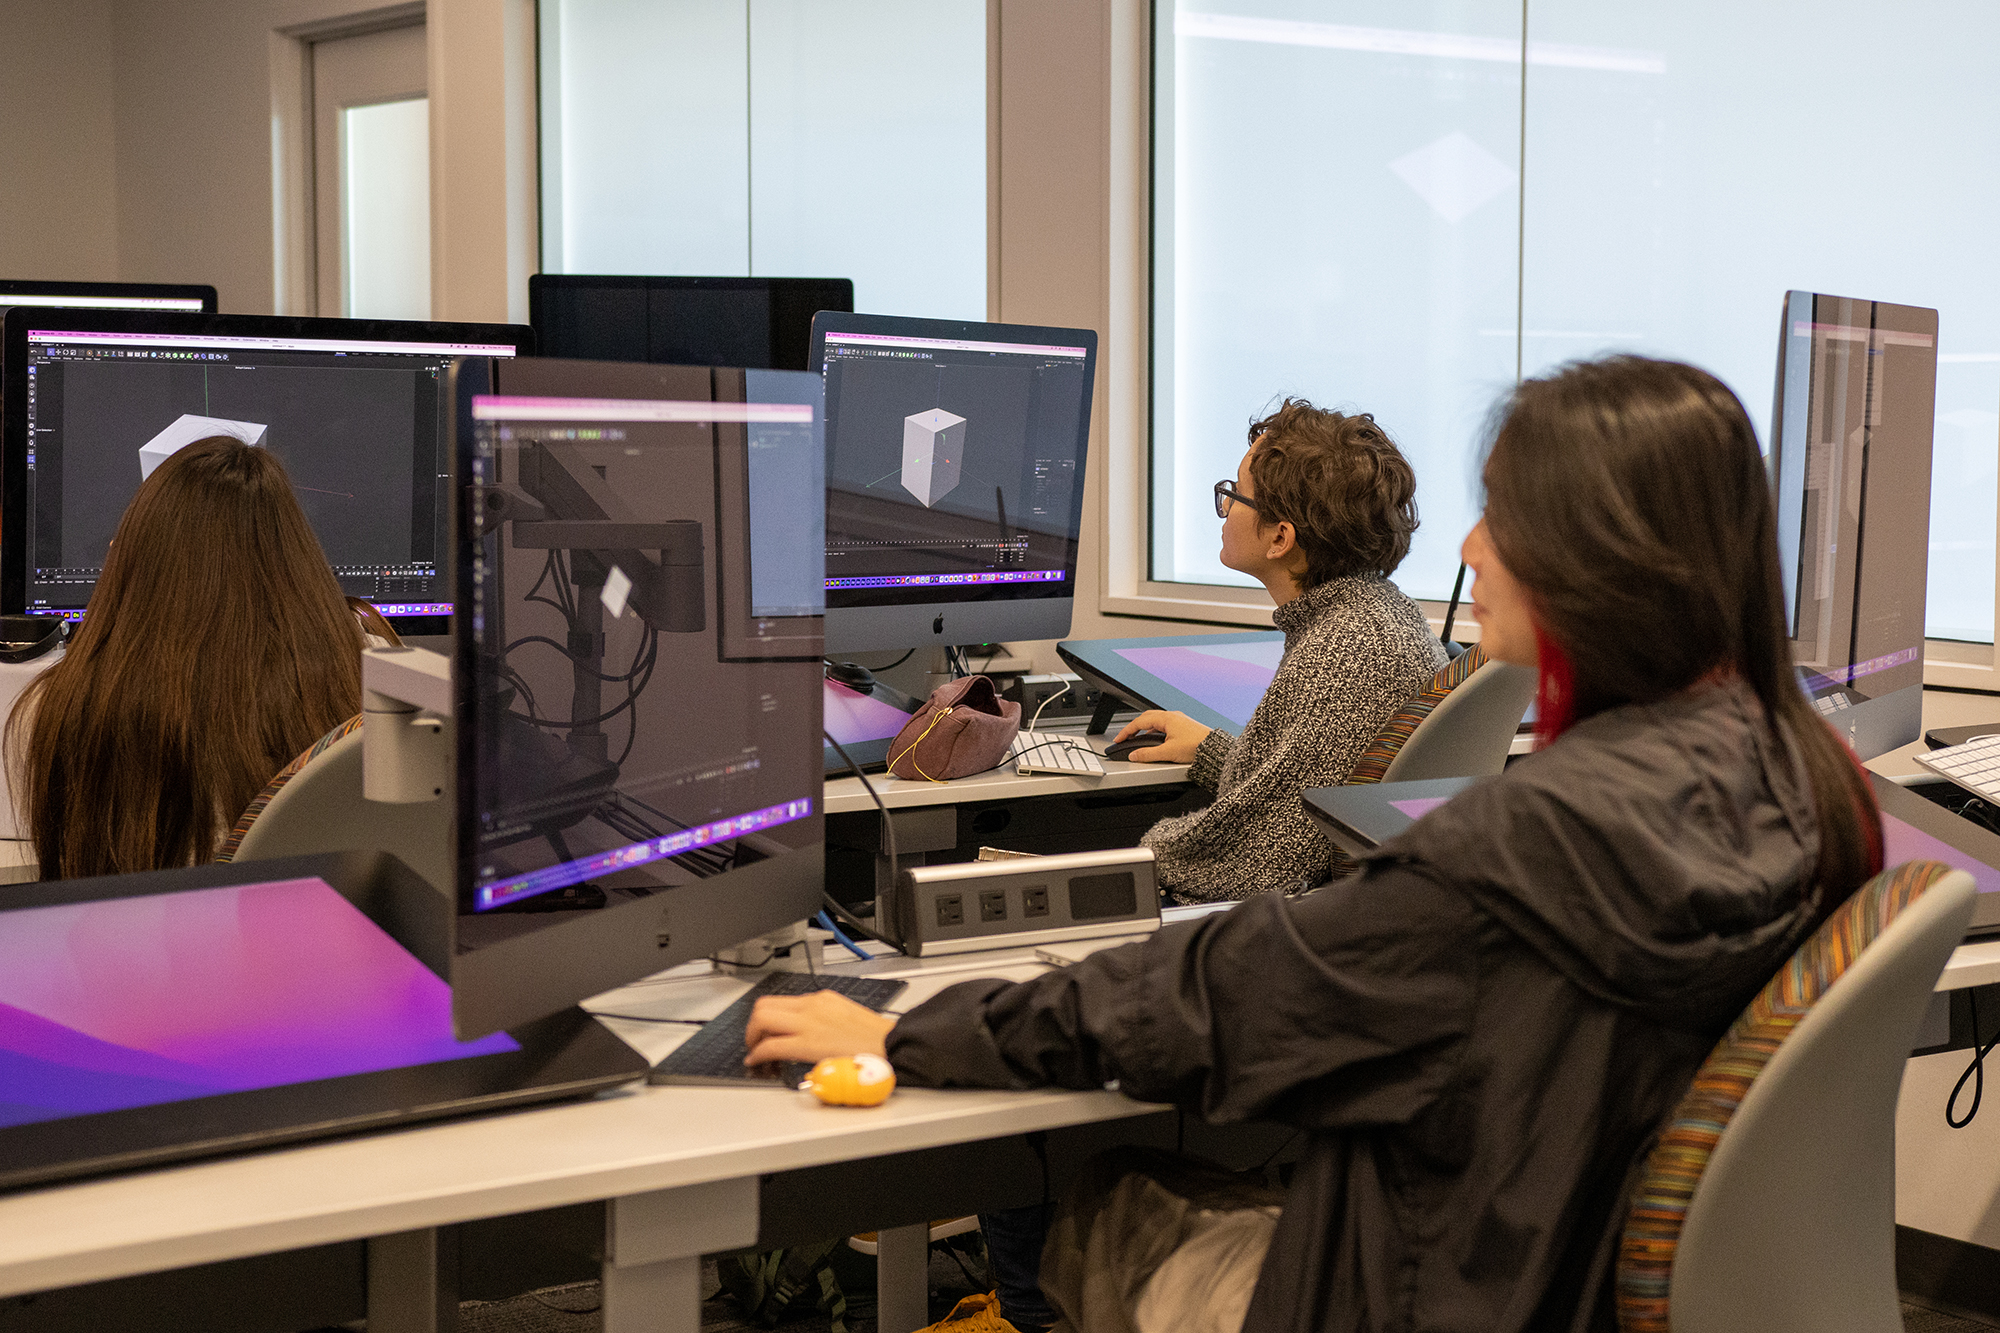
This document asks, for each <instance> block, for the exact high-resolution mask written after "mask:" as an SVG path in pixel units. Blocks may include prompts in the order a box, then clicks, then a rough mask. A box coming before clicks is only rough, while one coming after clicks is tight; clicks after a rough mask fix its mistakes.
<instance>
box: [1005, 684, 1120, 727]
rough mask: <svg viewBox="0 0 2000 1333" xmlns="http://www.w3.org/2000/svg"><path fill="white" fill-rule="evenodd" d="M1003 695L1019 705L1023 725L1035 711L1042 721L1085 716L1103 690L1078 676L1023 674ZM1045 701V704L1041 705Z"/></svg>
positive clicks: (1091, 711) (1101, 695) (1096, 703)
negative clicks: (1039, 714) (1016, 684)
mask: <svg viewBox="0 0 2000 1333" xmlns="http://www.w3.org/2000/svg"><path fill="white" fill-rule="evenodd" d="M1064 691H1068V693H1067V694H1065V693H1064ZM1057 696H1061V697H1057ZM1003 697H1005V698H1008V699H1012V700H1013V701H1014V702H1015V703H1017V704H1019V705H1021V725H1022V726H1024V727H1025V726H1027V725H1028V720H1029V719H1030V718H1032V717H1034V716H1035V715H1036V713H1037V711H1039V712H1040V713H1041V718H1042V721H1044V722H1047V721H1049V720H1050V719H1051V718H1076V717H1085V718H1087V717H1089V716H1090V715H1091V714H1092V713H1094V712H1096V711H1097V705H1098V704H1099V703H1100V702H1101V701H1102V700H1103V698H1104V691H1103V690H1100V689H1099V688H1097V686H1095V685H1089V684H1085V683H1084V681H1083V680H1082V679H1081V678H1080V677H1077V676H1072V675H1067V674H1054V673H1051V674H1049V675H1042V676H1023V677H1021V683H1020V686H1019V687H1018V688H1014V687H1010V688H1009V689H1008V690H1007V692H1006V694H1005V695H1004V696H1003ZM1051 700H1053V702H1051ZM1045 704H1046V705H1047V707H1043V705H1045Z"/></svg>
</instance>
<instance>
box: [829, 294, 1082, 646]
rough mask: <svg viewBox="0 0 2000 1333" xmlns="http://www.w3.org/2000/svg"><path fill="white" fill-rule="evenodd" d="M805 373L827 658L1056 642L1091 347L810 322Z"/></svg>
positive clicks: (1066, 618)
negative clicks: (821, 437) (822, 427)
mask: <svg viewBox="0 0 2000 1333" xmlns="http://www.w3.org/2000/svg"><path fill="white" fill-rule="evenodd" d="M812 364H813V366H814V368H815V369H818V370H820V371H822V372H823V373H824V375H825V378H826V452H827V461H826V481H827V489H826V639H827V650H828V651H829V652H836V653H850V652H876V651H898V650H901V649H905V648H914V647H938V648H946V647H951V646H955V645H960V644H967V643H988V642H995V641H1000V640H1009V639H1060V638H1063V637H1065V636H1066V635H1067V634H1068V633H1069V623H1070V609H1071V606H1072V604H1073V602H1074V599H1075V596H1076V554H1077V534H1078V530H1079V525H1080V524H1081V522H1082V517H1083V468H1084V453H1085V449H1086V446H1087V443H1088V440H1089V436H1090V395H1091V386H1092V383H1093V379H1094V376H1095V373H1096V367H1097V335H1096V334H1095V333H1093V332H1092V331H1090V330H1088V329H1058V328H1039V327H1033V326H1029V325H1022V324H972V323H966V322H963V321H960V320H938V319H905V318H900V317H896V316H889V315H841V314H822V315H820V316H819V317H818V318H816V319H815V320H814V321H813V341H812Z"/></svg>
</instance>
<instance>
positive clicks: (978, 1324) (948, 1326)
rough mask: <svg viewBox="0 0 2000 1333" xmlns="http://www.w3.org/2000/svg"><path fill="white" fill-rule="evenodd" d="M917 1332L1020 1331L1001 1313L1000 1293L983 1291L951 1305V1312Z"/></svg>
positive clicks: (979, 1332)
mask: <svg viewBox="0 0 2000 1333" xmlns="http://www.w3.org/2000/svg"><path fill="white" fill-rule="evenodd" d="M917 1333H1020V1330H1018V1329H1016V1328H1015V1327H1014V1326H1013V1325H1012V1324H1010V1323H1008V1322H1007V1321H1006V1320H1005V1319H1003V1318H1002V1317H1001V1315H1000V1293H999V1292H997V1291H988V1292H982V1293H980V1294H979V1295H977V1296H967V1297H966V1298H965V1299H964V1300H962V1301H960V1302H959V1303H958V1304H957V1305H954V1306H952V1307H951V1313H950V1314H948V1315H946V1316H945V1317H944V1318H942V1319H940V1320H938V1321H937V1322H936V1323H935V1324H932V1325H931V1326H930V1327H929V1328H921V1329H918V1330H917Z"/></svg>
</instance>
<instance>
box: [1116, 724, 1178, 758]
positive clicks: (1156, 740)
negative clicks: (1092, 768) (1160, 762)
mask: <svg viewBox="0 0 2000 1333" xmlns="http://www.w3.org/2000/svg"><path fill="white" fill-rule="evenodd" d="M1166 741H1167V733H1166V732H1164V731H1135V732H1133V733H1132V734H1131V735H1130V736H1127V737H1126V738H1125V739H1124V740H1122V741H1113V742H1112V743H1111V744H1110V745H1107V746H1105V747H1104V757H1105V758H1106V759H1130V758H1131V757H1132V751H1134V750H1144V749H1149V748H1150V747H1152V746H1155V745H1164V744H1166Z"/></svg>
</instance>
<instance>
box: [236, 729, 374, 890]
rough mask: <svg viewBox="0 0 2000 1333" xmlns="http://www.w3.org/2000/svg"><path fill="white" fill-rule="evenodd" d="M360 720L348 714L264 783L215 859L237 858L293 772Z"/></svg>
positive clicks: (318, 754) (346, 732)
mask: <svg viewBox="0 0 2000 1333" xmlns="http://www.w3.org/2000/svg"><path fill="white" fill-rule="evenodd" d="M361 721H362V715H361V714H360V713H356V714H355V715H354V716H353V717H350V718H348V719H347V721H345V722H343V723H341V724H340V725H339V726H337V727H335V728H334V729H333V730H332V731H329V732H327V733H326V735H324V736H322V737H320V738H319V739H318V740H316V741H314V742H313V743H312V746H311V748H309V749H307V750H306V752H305V753H304V754H302V755H300V756H299V757H298V758H296V759H294V760H292V762H291V763H289V764H286V765H285V766H284V767H283V768H281V769H279V770H278V773H277V776H276V777H274V778H272V779H271V780H270V781H269V782H267V783H265V784H264V790H262V791H260V792H258V793H257V795H256V797H255V798H254V799H252V800H251V802H250V804H249V805H247V806H245V807H244V810H243V814H242V816H241V817H240V818H239V819H237V821H236V826H235V827H234V828H232V829H230V830H229V836H228V837H227V838H224V839H223V840H222V849H221V850H220V851H218V852H217V853H216V854H215V859H216V860H218V861H233V860H235V859H236V849H237V848H239V847H241V846H242V845H243V838H244V836H245V835H246V834H248V833H249V832H250V826H251V825H252V824H254V823H256V822H257V816H259V815H261V814H263V813H264V807H265V806H267V805H269V804H270V803H271V798H272V797H274V796H276V795H277V794H278V793H279V792H280V791H281V790H283V788H284V785H285V784H286V783H287V782H290V781H291V780H292V775H293V774H295V773H297V772H298V771H299V770H300V769H302V768H304V767H305V766H306V765H307V764H310V763H311V762H312V761H313V760H315V759H317V758H318V757H319V756H320V754H321V752H323V751H324V750H325V749H326V747H327V746H329V745H331V744H333V743H334V742H335V741H337V740H339V739H340V738H341V737H342V736H345V735H348V734H349V733H351V732H355V731H359V730H360V729H361Z"/></svg>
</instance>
